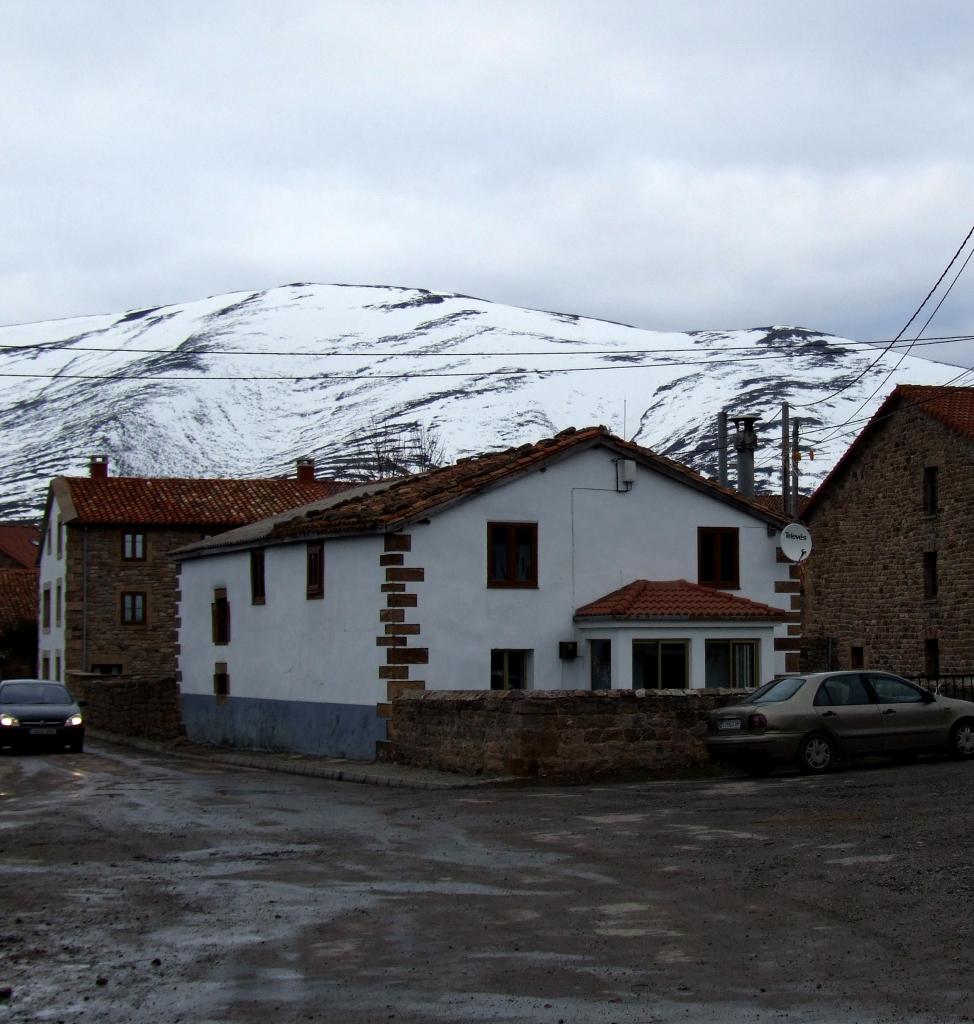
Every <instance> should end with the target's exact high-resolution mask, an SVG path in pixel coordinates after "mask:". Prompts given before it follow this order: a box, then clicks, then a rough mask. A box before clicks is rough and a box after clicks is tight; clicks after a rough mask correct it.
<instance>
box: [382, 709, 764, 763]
mask: <svg viewBox="0 0 974 1024" xmlns="http://www.w3.org/2000/svg"><path fill="white" fill-rule="evenodd" d="M745 692H746V691H741V690H595V691H593V690H534V691H523V690H522V691H514V690H512V691H492V690H430V691H425V692H419V691H412V692H405V693H402V694H401V695H399V696H397V697H396V698H395V700H393V701H392V710H391V715H390V718H389V737H390V742H391V747H392V760H394V761H397V762H399V763H400V764H411V765H418V766H420V767H424V768H437V769H440V770H445V771H452V772H464V773H469V774H491V775H493V774H502V775H524V776H537V775H545V776H552V777H562V778H571V777H579V778H582V777H588V776H593V775H610V774H619V773H626V772H642V771H656V770H671V769H674V768H692V767H697V766H700V765H703V764H706V763H708V757H707V752H706V749H705V747H704V742H703V741H704V736H705V735H706V733H707V725H706V715H707V712H708V711H711V710H713V709H714V708H717V707H722V706H724V705H727V704H734V703H737V702H739V701H740V700H741V698H742V696H743V695H744V693H745Z"/></svg>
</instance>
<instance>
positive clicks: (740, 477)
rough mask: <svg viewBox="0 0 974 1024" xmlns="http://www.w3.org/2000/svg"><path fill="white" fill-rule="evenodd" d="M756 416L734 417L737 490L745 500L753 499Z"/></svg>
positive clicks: (756, 440)
mask: <svg viewBox="0 0 974 1024" xmlns="http://www.w3.org/2000/svg"><path fill="white" fill-rule="evenodd" d="M758 419H759V417H757V416H735V417H734V448H735V449H736V450H737V489H738V491H739V492H740V493H741V494H742V495H744V497H745V498H753V497H754V453H755V451H757V447H758V435H757V432H756V431H755V429H754V424H755V423H757V421H758Z"/></svg>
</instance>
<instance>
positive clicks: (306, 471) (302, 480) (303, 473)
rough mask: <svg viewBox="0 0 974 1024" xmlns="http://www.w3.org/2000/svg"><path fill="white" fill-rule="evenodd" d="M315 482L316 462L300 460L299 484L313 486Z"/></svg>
mask: <svg viewBox="0 0 974 1024" xmlns="http://www.w3.org/2000/svg"><path fill="white" fill-rule="evenodd" d="M314 482H315V460H314V459H298V483H299V484H313V483H314Z"/></svg>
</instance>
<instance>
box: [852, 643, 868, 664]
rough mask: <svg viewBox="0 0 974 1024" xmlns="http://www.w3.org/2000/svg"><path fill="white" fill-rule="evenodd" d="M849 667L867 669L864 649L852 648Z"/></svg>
mask: <svg viewBox="0 0 974 1024" xmlns="http://www.w3.org/2000/svg"><path fill="white" fill-rule="evenodd" d="M849 667H850V668H865V667H866V651H865V648H864V647H852V648H850V650H849Z"/></svg>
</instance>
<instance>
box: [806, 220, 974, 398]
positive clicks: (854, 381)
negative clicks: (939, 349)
mask: <svg viewBox="0 0 974 1024" xmlns="http://www.w3.org/2000/svg"><path fill="white" fill-rule="evenodd" d="M971 235H974V225H972V226H971V229H970V231H968V232H967V235H966V236H965V238H964V241H963V242H961V244H960V246H959V247H958V249H957V252H955V253H954V255H953V256H952V257H951V260H950V262H949V263H948V264H947V266H946V267H944V270H943V273H942V274H941V275H940V277H938V278H937V281H936V284H934V286H933V287H932V288H931V289H930V291H929V292H927V295H926V298H924V300H923V302H921V303H920V305H919V306H917V308H916V310H915V311H914V313H913V316H911V317H910V319H909V320H907V322H906V323H905V324H904V325H903V328H902V329H901V330H900V332H899V333H898V334H897V335H896V337H895V338H893V340H892V341H891V342H890V343H889V344H888V345H887V346H886V347H885V348H884V349H883V350H882V352H880V354H879V355H878V356H876V358H875V359H874V360H873V361H872V362H871V363H870V364H869V366H867V367H866V368H865V369H864V370H863V371H862V372H861V373H859V374H858V376H856V377H854V378H853V379H852V380H851V381H848V382H847V383H846V384H843V386H842V387H841V388H839V389H838V390H837V391H833V392H832V393H831V394H829V395H826V396H825V397H824V398H819V399H816V400H815V401H814V402H806V403H804V404H800V405H796V406H795V408H796V409H809V408H812V407H813V406H815V405H819V404H820V403H822V402H827V401H829V400H831V399H833V398H835V397H836V396H838V395H841V394H842V393H843V392H844V391H848V390H849V388H851V387H852V386H853V384H858V383H859V381H860V380H862V378H863V377H865V376H866V374H867V373H869V371H870V370H872V369H873V367H875V366H876V365H877V364H878V363H879V362H880V360H882V358H883V356H885V355H886V354H887V353H888V352H889V351H890V349H891V348H892V347H893V345H894V344H896V343H897V342H898V341H899V340H900V338H902V337H903V335H904V334H906V332H907V330H908V329H909V326H910V324H912V323H913V321H914V320H916V318H917V317H918V316H919V315H920V311H921V310H922V309H923V307H924V306H925V305H926V304H927V303H928V302H929V301H930V296H931V295H933V293H934V292H935V291H936V290H937V289H938V288H939V287H940V282H941V281H943V279H944V278H945V277H946V276H947V274H948V272H949V271H950V268H951V267H952V266H953V265H954V264H955V263H956V262H957V258H958V257H959V256H960V254H961V253H962V252H963V251H964V249H965V247H966V246H967V243H968V242H969V241H970V239H971ZM966 265H967V264H966V263H965V264H964V266H966ZM961 269H962V270H963V267H962V268H961ZM938 308H939V307H938ZM928 322H929V321H928ZM921 333H922V332H921Z"/></svg>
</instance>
